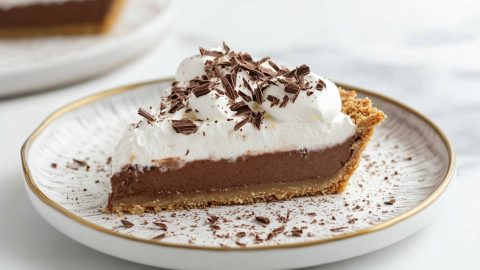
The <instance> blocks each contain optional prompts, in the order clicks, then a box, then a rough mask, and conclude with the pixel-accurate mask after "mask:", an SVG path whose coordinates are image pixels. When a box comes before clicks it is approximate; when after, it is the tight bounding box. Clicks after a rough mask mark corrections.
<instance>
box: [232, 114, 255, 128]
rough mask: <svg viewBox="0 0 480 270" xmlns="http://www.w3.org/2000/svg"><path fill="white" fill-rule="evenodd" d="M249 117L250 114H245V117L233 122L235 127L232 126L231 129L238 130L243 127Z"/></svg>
mask: <svg viewBox="0 0 480 270" xmlns="http://www.w3.org/2000/svg"><path fill="white" fill-rule="evenodd" d="M250 118H251V117H250V116H247V117H246V118H245V119H243V120H242V121H240V122H238V123H237V124H235V127H234V128H233V130H234V131H237V130H239V129H240V128H241V127H243V126H244V125H245V124H246V123H248V122H249V121H250Z"/></svg>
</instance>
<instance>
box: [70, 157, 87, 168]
mask: <svg viewBox="0 0 480 270" xmlns="http://www.w3.org/2000/svg"><path fill="white" fill-rule="evenodd" d="M72 160H73V162H75V163H76V164H78V165H79V166H80V167H85V166H88V164H87V162H86V161H84V160H79V159H75V158H74V159H72Z"/></svg>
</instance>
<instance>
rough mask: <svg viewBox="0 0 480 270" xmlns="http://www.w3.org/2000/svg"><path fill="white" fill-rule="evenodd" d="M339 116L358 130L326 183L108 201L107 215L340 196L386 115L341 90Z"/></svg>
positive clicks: (353, 93) (253, 187)
mask: <svg viewBox="0 0 480 270" xmlns="http://www.w3.org/2000/svg"><path fill="white" fill-rule="evenodd" d="M340 96H341V99H342V112H344V113H346V114H347V115H349V116H350V118H351V119H352V121H353V122H354V123H355V125H356V126H357V131H356V140H355V142H354V144H353V145H352V149H353V152H352V155H351V157H350V159H349V160H348V161H347V162H346V163H345V165H344V167H343V168H342V169H341V170H340V171H339V172H338V173H337V174H336V175H335V176H334V177H332V178H331V179H329V180H327V181H321V182H318V181H314V180H313V179H307V180H304V181H301V182H294V183H282V184H267V185H256V186H251V187H245V188H237V189H234V190H226V191H220V192H211V193H206V192H204V193H196V194H182V195H179V196H172V197H169V198H162V199H155V200H151V199H149V198H145V199H138V198H136V199H134V200H131V201H123V202H120V203H112V202H110V201H109V205H108V207H107V208H108V210H107V211H109V212H127V213H131V214H142V213H144V212H158V211H161V210H178V209H190V208H203V207H207V206H212V205H232V204H249V203H257V202H269V201H278V200H287V199H290V198H294V197H301V196H314V195H324V194H335V193H340V192H342V191H343V190H345V188H346V187H347V184H348V180H349V179H350V177H351V176H352V174H353V173H354V171H355V170H356V169H357V167H358V165H359V163H360V160H361V154H362V152H363V151H364V149H365V147H366V146H367V143H368V141H369V140H370V139H371V138H372V136H373V133H374V129H375V126H377V125H378V124H380V123H381V122H382V121H383V119H385V117H386V116H385V114H384V113H383V112H382V111H380V110H378V109H377V108H375V107H373V105H372V102H371V101H370V99H368V98H363V99H360V98H357V94H356V92H355V91H345V90H343V89H341V88H340Z"/></svg>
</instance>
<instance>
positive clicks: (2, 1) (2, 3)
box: [0, 0, 91, 9]
mask: <svg viewBox="0 0 480 270" xmlns="http://www.w3.org/2000/svg"><path fill="white" fill-rule="evenodd" d="M73 1H76V2H79V1H91V0H0V9H11V8H15V7H22V6H31V5H47V4H63V3H65V2H73Z"/></svg>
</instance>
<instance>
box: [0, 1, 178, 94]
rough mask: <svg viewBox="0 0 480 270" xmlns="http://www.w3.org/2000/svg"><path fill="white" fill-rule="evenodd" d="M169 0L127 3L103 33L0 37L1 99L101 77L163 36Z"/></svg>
mask: <svg viewBox="0 0 480 270" xmlns="http://www.w3.org/2000/svg"><path fill="white" fill-rule="evenodd" d="M172 18H173V17H172V14H171V8H170V4H169V1H168V0H144V1H131V0H129V1H127V2H126V5H125V7H124V9H123V11H122V13H121V15H120V17H119V18H118V21H117V22H116V24H115V26H114V28H113V29H112V31H111V32H110V33H108V34H105V35H93V36H58V37H45V38H24V39H3V40H2V39H0V55H1V57H0V82H1V83H0V97H2V96H12V95H17V94H21V93H26V92H33V91H36V90H43V89H46V88H51V87H55V86H59V85H63V84H67V83H72V82H79V81H81V80H84V79H87V78H89V77H93V76H96V75H100V74H102V73H105V72H107V71H110V70H112V69H114V68H116V67H118V66H120V65H121V64H123V63H124V62H126V61H127V60H130V59H132V58H133V57H135V56H137V55H139V54H140V53H142V52H144V51H146V50H147V49H149V48H152V47H154V45H155V44H157V43H158V42H161V41H162V40H163V39H165V38H166V36H167V34H168V32H169V29H170V26H171V22H172Z"/></svg>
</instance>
